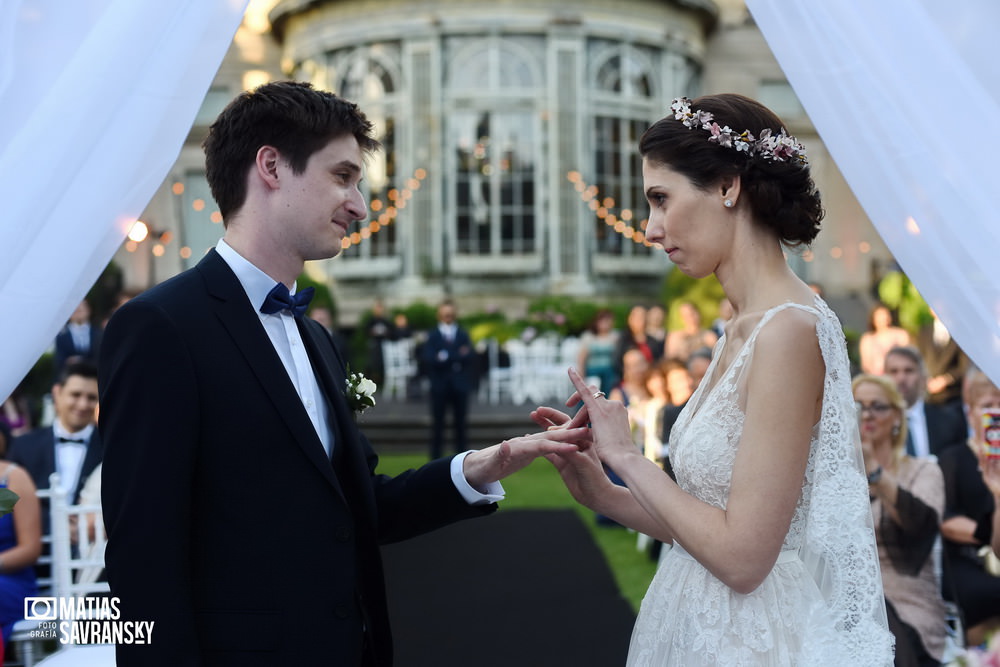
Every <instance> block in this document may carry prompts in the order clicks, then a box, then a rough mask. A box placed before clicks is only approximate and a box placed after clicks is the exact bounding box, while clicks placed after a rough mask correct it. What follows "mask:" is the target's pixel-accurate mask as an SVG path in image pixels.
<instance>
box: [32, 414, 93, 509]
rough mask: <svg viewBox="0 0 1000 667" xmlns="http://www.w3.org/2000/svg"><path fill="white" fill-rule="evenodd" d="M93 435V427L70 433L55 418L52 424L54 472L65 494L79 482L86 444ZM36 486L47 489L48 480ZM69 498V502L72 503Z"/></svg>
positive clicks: (73, 489)
mask: <svg viewBox="0 0 1000 667" xmlns="http://www.w3.org/2000/svg"><path fill="white" fill-rule="evenodd" d="M93 434H94V425H93V424H89V425H88V426H86V427H85V428H83V429H82V430H80V431H77V432H76V433H70V432H69V431H67V430H66V427H64V426H63V425H62V422H60V421H59V418H58V417H57V418H56V419H55V420H54V421H53V422H52V435H53V436H55V444H56V472H57V473H58V474H59V486H60V487H62V489H63V490H65V491H66V493H69V494H72V493H73V492H74V491H75V490H76V485H77V484H78V483H79V482H80V471H81V470H82V469H83V459H84V457H86V456H87V443H89V442H90V436H91V435H93ZM59 438H69V439H71V440H79V441H80V442H59ZM38 485H39V486H40V487H42V488H47V487H48V485H49V481H48V480H38ZM73 500H74V499H73V498H70V502H73Z"/></svg>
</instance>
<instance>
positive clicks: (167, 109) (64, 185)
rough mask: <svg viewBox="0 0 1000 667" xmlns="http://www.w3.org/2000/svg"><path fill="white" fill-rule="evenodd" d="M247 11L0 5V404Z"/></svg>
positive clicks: (206, 0)
mask: <svg viewBox="0 0 1000 667" xmlns="http://www.w3.org/2000/svg"><path fill="white" fill-rule="evenodd" d="M246 4H247V0H171V1H169V2H159V1H155V2H138V1H137V0H70V1H67V0H3V2H0V164H2V165H3V178H2V179H0V202H2V203H3V204H2V205H3V211H2V213H0V313H3V326H2V327H0V332H2V333H0V341H2V345H0V349H3V355H0V399H3V398H4V397H6V396H7V395H8V394H9V393H10V392H11V391H12V390H13V388H14V387H15V386H16V385H17V383H18V382H20V380H21V378H22V377H24V375H25V374H26V373H27V372H28V370H29V369H30V368H31V366H32V365H33V364H34V363H35V361H36V360H37V359H38V357H39V356H40V355H41V353H42V352H43V351H44V350H45V349H46V347H48V345H50V344H51V342H52V340H53V338H54V337H55V335H56V333H57V332H58V331H59V329H60V328H61V327H62V325H63V324H65V323H66V320H67V319H68V318H69V315H70V313H71V312H72V311H73V309H74V308H75V307H76V305H77V304H78V303H79V302H80V300H81V299H82V298H83V297H84V296H85V295H86V293H87V291H88V290H89V288H90V286H91V285H93V283H94V281H96V280H97V278H98V276H99V275H100V273H101V271H102V270H103V269H104V267H105V266H106V265H107V263H108V261H109V260H110V259H111V257H112V256H113V255H114V253H115V251H116V250H117V249H118V247H119V245H121V242H122V240H123V239H124V238H125V235H126V233H127V232H128V230H129V228H130V226H131V224H132V222H134V221H135V219H136V218H137V217H138V216H139V215H140V214H141V213H142V211H143V209H144V208H145V207H146V204H147V203H148V202H149V200H150V198H151V197H152V196H153V193H154V192H155V191H156V188H157V187H158V186H159V185H160V183H161V182H162V181H163V179H164V177H165V176H166V175H167V172H168V171H169V169H170V167H171V165H172V164H173V163H174V162H175V161H176V159H177V155H178V153H179V152H180V148H181V146H182V144H183V141H184V138H185V137H186V135H187V133H188V131H189V130H190V129H191V123H192V121H193V119H194V116H195V114H196V113H197V111H198V108H199V107H200V105H201V101H202V99H203V98H204V96H205V92H206V90H207V89H208V86H209V84H210V83H211V82H212V79H213V77H214V76H215V72H216V70H217V69H218V66H219V63H220V62H222V57H223V55H225V52H226V49H227V48H228V47H229V44H230V42H231V41H232V38H233V34H234V33H235V32H236V29H237V28H238V27H239V24H240V20H241V19H242V16H243V12H244V10H245V9H246Z"/></svg>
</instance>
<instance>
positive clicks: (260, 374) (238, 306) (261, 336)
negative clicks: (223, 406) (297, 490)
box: [198, 250, 340, 492]
mask: <svg viewBox="0 0 1000 667" xmlns="http://www.w3.org/2000/svg"><path fill="white" fill-rule="evenodd" d="M198 270H199V271H200V272H201V274H202V275H203V276H204V278H205V288H206V290H207V291H208V293H209V294H210V295H211V296H212V297H214V299H215V300H216V302H215V304H214V305H215V312H216V315H217V316H218V318H219V320H220V321H221V322H222V325H223V327H225V329H226V331H227V332H228V333H229V335H230V336H231V337H232V339H233V342H234V343H235V344H236V347H237V348H239V350H240V352H241V353H242V354H243V357H244V359H245V360H246V363H247V365H248V366H249V367H250V368H251V369H252V371H253V373H254V375H256V377H257V380H258V381H259V383H260V386H261V389H262V390H263V391H264V393H265V394H266V395H267V397H268V398H269V399H270V400H271V402H272V403H273V404H274V407H275V409H276V410H277V411H278V413H279V414H280V415H281V418H282V420H283V421H284V423H285V425H286V426H287V427H288V429H289V430H290V431H291V433H292V435H293V437H294V439H295V442H296V443H297V444H298V446H299V447H300V448H301V449H302V452H303V454H305V456H306V458H308V459H309V460H310V461H311V462H312V463H313V465H315V466H316V468H317V469H318V470H319V471H320V473H321V474H322V475H323V476H324V477H325V478H326V479H327V480H328V481H329V482H330V484H332V485H333V486H334V487H335V488H336V489H337V491H338V492H340V484H339V483H338V481H337V478H336V476H335V475H334V474H333V467H332V466H331V465H330V460H329V459H328V458H327V456H326V452H325V451H324V450H323V445H322V443H321V442H320V440H319V437H318V436H317V435H316V430H315V429H314V428H313V425H312V422H311V421H310V420H309V415H308V414H307V413H306V410H305V408H304V407H303V406H302V401H301V399H300V398H299V395H298V392H296V391H295V387H294V385H292V381H291V379H290V378H289V377H288V372H287V371H286V370H285V367H284V365H283V364H282V363H281V359H280V358H279V357H278V353H277V352H276V351H275V350H274V346H273V345H272V344H271V341H270V339H269V338H268V337H267V333H266V332H265V331H264V327H263V326H261V323H260V319H259V318H258V317H257V314H256V313H255V312H254V310H253V308H252V306H251V305H250V303H249V301H248V300H247V296H246V292H244V291H243V286H242V285H241V284H240V281H239V279H237V278H236V275H235V274H234V273H233V272H232V269H230V268H229V265H228V264H226V262H225V260H223V259H222V258H221V257H220V256H219V254H218V253H216V252H215V251H214V250H212V251H211V252H209V253H208V255H206V256H205V258H204V259H203V260H201V262H199V263H198Z"/></svg>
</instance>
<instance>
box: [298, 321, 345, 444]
mask: <svg viewBox="0 0 1000 667" xmlns="http://www.w3.org/2000/svg"><path fill="white" fill-rule="evenodd" d="M298 324H299V332H301V333H302V340H303V342H304V343H305V345H306V350H307V351H308V353H309V359H310V360H311V361H312V366H313V370H314V371H315V372H316V377H317V378H318V379H319V383H320V386H321V387H322V388H323V393H324V394H325V395H326V398H327V404H328V405H329V406H330V418H331V419H332V420H333V421H334V422H336V427H335V428H336V443H334V447H337V446H344V445H345V443H348V442H352V441H354V440H356V439H357V437H358V432H357V424H356V423H355V422H354V415H352V414H351V409H350V407H349V406H348V405H347V399H346V398H345V395H344V393H345V390H346V383H347V378H346V376H345V375H344V373H343V372H342V371H341V368H342V365H341V363H340V361H339V360H338V359H337V357H336V356H335V355H334V353H333V346H332V345H330V344H329V343H328V342H325V341H324V340H323V338H322V336H323V334H322V333H321V332H320V331H319V330H318V329H317V327H314V326H311V325H310V323H309V322H308V321H306V320H304V319H301V318H300V319H299V320H298ZM343 449H344V452H345V453H346V452H349V451H350V448H349V447H346V446H344V447H343Z"/></svg>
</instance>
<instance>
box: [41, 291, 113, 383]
mask: <svg viewBox="0 0 1000 667" xmlns="http://www.w3.org/2000/svg"><path fill="white" fill-rule="evenodd" d="M90 317H91V311H90V302H88V301H87V300H86V299H84V300H83V301H81V302H80V303H79V304H78V305H77V307H76V309H75V310H74V311H73V314H72V315H70V317H69V321H68V322H67V323H66V326H65V327H63V328H62V330H61V331H60V332H59V333H57V334H56V340H55V352H54V353H53V355H52V358H53V366H54V368H55V376H56V377H59V374H60V373H61V372H62V369H63V366H65V365H66V363H67V362H68V361H70V360H81V359H82V360H86V361H90V362H92V363H95V364H96V363H97V358H98V354H99V351H100V348H101V333H102V330H101V327H99V326H97V325H96V324H94V323H93V322H91V321H90Z"/></svg>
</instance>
